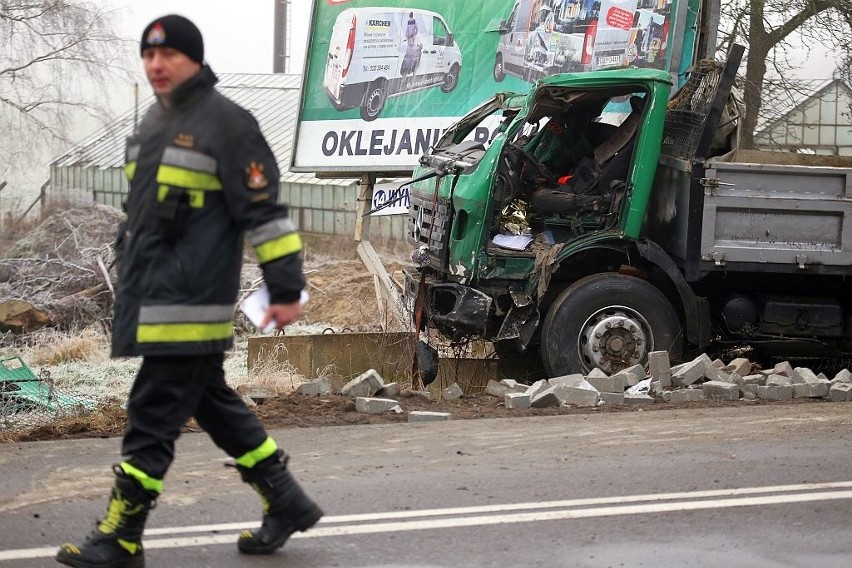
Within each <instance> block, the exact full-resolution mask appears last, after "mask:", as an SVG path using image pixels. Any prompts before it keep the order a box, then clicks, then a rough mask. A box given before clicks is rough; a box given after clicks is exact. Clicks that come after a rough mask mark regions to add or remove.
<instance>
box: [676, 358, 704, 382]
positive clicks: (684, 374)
mask: <svg viewBox="0 0 852 568" xmlns="http://www.w3.org/2000/svg"><path fill="white" fill-rule="evenodd" d="M710 363H711V361H710V357H708V356H707V354H706V353H702V354H701V355H699V356H698V357H696V358H695V359H693V360H692V361H690V362H688V363H684V364H683V365H679V366H678V368H677V372H675V370H674V369H672V385H673V386H680V387H688V386H689V385H691V384H692V383H694V382H695V381H697V380H698V379H700V378H701V377H703V376H704V373H706V372H707V369H709V368H710Z"/></svg>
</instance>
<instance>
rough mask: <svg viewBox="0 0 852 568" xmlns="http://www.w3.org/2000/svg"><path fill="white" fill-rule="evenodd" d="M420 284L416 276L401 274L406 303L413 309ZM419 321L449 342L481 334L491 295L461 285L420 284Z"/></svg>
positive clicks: (418, 276)
mask: <svg viewBox="0 0 852 568" xmlns="http://www.w3.org/2000/svg"><path fill="white" fill-rule="evenodd" d="M419 285H420V275H419V273H414V272H409V271H405V297H406V304H407V305H409V306H411V307H412V308H414V306H415V299H416V298H417V293H418V292H417V290H418V287H419ZM423 286H424V287H425V289H424V290H423V291H422V293H423V298H424V302H423V315H424V316H425V319H424V320H423V321H427V322H429V324H430V325H432V326H434V327H435V328H436V329H437V330H438V331H440V332H441V333H442V334H443V335H444V336H446V337H448V338H450V339H453V338H458V337H463V336H467V335H484V334H485V329H486V323H487V321H488V316H489V314H490V313H491V304H492V302H493V300H492V298H491V296H489V295H488V294H486V293H484V292H480V291H479V290H474V289H473V288H471V287H469V286H465V285H463V284H456V283H452V282H430V281H429V280H428V279H427V280H424V281H423Z"/></svg>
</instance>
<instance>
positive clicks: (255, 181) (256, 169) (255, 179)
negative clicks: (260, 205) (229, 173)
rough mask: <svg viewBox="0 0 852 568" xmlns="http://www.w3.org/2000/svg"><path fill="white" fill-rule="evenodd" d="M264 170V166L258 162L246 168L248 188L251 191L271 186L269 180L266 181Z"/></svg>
mask: <svg viewBox="0 0 852 568" xmlns="http://www.w3.org/2000/svg"><path fill="white" fill-rule="evenodd" d="M263 169H264V168H263V164H258V163H257V162H252V163H250V164H249V165H248V167H247V168H246V174H248V179H247V180H246V187H248V188H249V189H263V188H264V187H266V186H267V185H269V180H268V179H266V176H265V175H264V173H263Z"/></svg>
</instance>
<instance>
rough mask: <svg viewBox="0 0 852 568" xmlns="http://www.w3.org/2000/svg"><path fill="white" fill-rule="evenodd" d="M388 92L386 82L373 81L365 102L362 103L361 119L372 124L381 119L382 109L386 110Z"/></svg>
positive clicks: (365, 96)
mask: <svg viewBox="0 0 852 568" xmlns="http://www.w3.org/2000/svg"><path fill="white" fill-rule="evenodd" d="M386 100H387V92H386V91H385V82H384V81H373V82H372V83H370V86H369V87H368V88H367V92H366V93H365V94H364V102H363V103H361V119H363V120H364V121H365V122H372V121H374V120H376V119H377V118H379V115H380V114H382V109H383V108H385V101H386Z"/></svg>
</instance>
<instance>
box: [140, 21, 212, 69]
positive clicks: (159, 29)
mask: <svg viewBox="0 0 852 568" xmlns="http://www.w3.org/2000/svg"><path fill="white" fill-rule="evenodd" d="M146 47H171V48H172V49H176V50H178V51H180V52H182V53H185V54H186V55H187V57H189V58H190V59H192V60H193V61H197V62H198V63H203V62H204V40H203V39H202V38H201V32H200V31H198V28H197V27H195V24H193V23H192V22H190V21H189V20H187V19H186V18H184V17H183V16H177V15H174V14H171V15H168V16H163V17H162V18H157V19H156V20H154V21H153V22H151V23H150V24H148V27H146V28H145V31H144V32H142V41H141V42H140V43H139V53H140V55H141V54H142V52H143V51H145V48H146Z"/></svg>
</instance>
